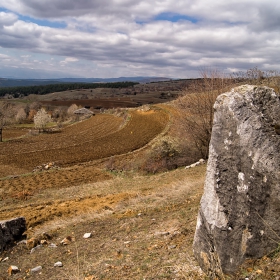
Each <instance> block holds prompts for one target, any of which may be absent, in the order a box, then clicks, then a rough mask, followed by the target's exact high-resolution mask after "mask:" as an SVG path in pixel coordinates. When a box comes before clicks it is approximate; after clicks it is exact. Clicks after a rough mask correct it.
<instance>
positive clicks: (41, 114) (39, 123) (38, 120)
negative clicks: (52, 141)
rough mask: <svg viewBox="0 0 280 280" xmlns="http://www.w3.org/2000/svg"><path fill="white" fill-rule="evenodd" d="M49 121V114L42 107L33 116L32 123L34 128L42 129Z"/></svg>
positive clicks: (50, 119)
mask: <svg viewBox="0 0 280 280" xmlns="http://www.w3.org/2000/svg"><path fill="white" fill-rule="evenodd" d="M51 121H52V118H51V116H50V115H49V114H48V113H47V112H46V110H45V109H44V108H41V109H40V110H39V111H38V112H37V114H36V115H35V116H34V125H35V128H37V129H39V131H42V130H43V131H44V130H45V129H46V126H47V124H48V123H49V122H51Z"/></svg>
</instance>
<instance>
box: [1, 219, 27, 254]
mask: <svg viewBox="0 0 280 280" xmlns="http://www.w3.org/2000/svg"><path fill="white" fill-rule="evenodd" d="M25 231H26V221H25V218H23V217H19V218H15V219H12V220H8V221H0V253H1V252H2V251H4V250H5V249H6V248H7V247H8V246H9V245H12V244H13V242H15V241H18V240H20V239H21V238H22V234H23V233H24V232H25Z"/></svg>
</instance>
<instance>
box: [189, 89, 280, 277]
mask: <svg viewBox="0 0 280 280" xmlns="http://www.w3.org/2000/svg"><path fill="white" fill-rule="evenodd" d="M214 108H215V114H214V125H213V130H212V138H211V142H210V148H209V160H208V165H207V175H206V181H205V186H204V194H203V196H202V199H201V204H200V210H199V214H198V220H197V227H196V233H195V238H194V244H193V249H194V254H195V257H196V258H197V260H198V262H199V264H200V266H201V267H202V269H203V270H204V271H205V272H207V273H208V274H209V275H219V273H221V272H223V273H227V274H232V273H234V272H235V271H236V270H237V268H238V266H240V265H241V264H242V263H243V262H244V260H245V259H246V258H260V257H262V256H264V255H265V254H268V253H269V252H271V251H272V250H274V249H275V248H277V246H279V242H280V135H279V132H278V130H277V129H278V127H279V124H280V99H279V96H278V95H277V94H275V92H274V91H273V90H272V89H270V88H267V87H256V86H248V85H246V86H240V87H237V88H234V89H232V91H231V92H228V93H225V94H222V95H220V96H219V97H218V98H217V100H216V103H215V105H214Z"/></svg>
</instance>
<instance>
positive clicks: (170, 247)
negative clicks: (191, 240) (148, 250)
mask: <svg viewBox="0 0 280 280" xmlns="http://www.w3.org/2000/svg"><path fill="white" fill-rule="evenodd" d="M176 247H177V246H176V245H170V246H168V249H169V250H171V249H175V248H176Z"/></svg>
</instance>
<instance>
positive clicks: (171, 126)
mask: <svg viewBox="0 0 280 280" xmlns="http://www.w3.org/2000/svg"><path fill="white" fill-rule="evenodd" d="M211 75H212V76H211ZM211 75H210V76H209V75H208V76H204V80H202V81H200V82H194V83H193V84H185V87H186V88H187V93H188V94H189V95H188V96H182V97H181V98H179V99H178V100H176V101H173V102H169V103H166V104H160V105H156V106H152V107H151V106H150V105H149V106H148V105H146V106H143V107H141V108H138V109H130V110H127V109H116V110H111V111H107V113H105V114H104V113H102V114H97V115H95V116H93V117H91V118H90V119H87V120H83V121H79V122H75V123H72V122H73V119H72V120H71V121H70V122H69V120H68V122H64V123H63V127H62V129H60V130H59V131H58V132H56V133H43V134H39V135H36V136H34V135H32V134H30V133H29V130H30V129H32V124H30V123H29V124H28V123H24V124H23V125H17V126H10V127H5V129H4V130H3V138H4V142H3V143H0V148H1V153H0V177H1V179H0V203H1V204H0V220H3V219H9V218H12V217H16V216H25V217H26V219H27V225H28V230H27V232H26V234H27V238H31V237H34V238H39V237H40V236H42V235H44V237H42V238H43V239H47V244H50V243H54V244H57V245H58V247H57V248H50V247H48V245H47V244H45V245H43V246H42V247H40V248H39V249H38V250H36V251H35V252H34V253H32V254H30V248H27V246H26V245H25V244H23V243H21V244H19V245H16V246H15V247H13V248H11V249H9V250H8V251H5V252H3V253H2V254H1V255H0V279H1V280H2V279H43V280H44V279H50V280H52V279H53V280H58V279H64V280H66V279H75V280H77V279H83V280H93V279H149V280H151V279H176V280H180V279H209V278H207V276H206V275H204V274H203V273H202V271H201V270H200V268H199V267H198V266H197V263H196V262H195V260H194V258H193V254H192V240H193V235H194V231H195V225H196V216H197V211H198V207H199V201H200V197H201V195H202V191H203V183H204V175H205V166H198V167H195V168H193V169H188V170H186V169H183V168H178V167H180V166H184V165H187V164H189V163H192V162H195V161H196V160H197V159H199V158H200V157H201V156H204V157H207V150H206V148H207V141H208V140H207V139H208V138H207V137H210V134H211V117H212V111H211V112H210V113H209V108H212V107H211V106H212V104H213V102H214V99H215V97H216V96H217V94H219V93H221V92H222V91H226V90H227V89H228V88H229V87H230V86H232V85H234V84H236V83H240V80H238V79H237V80H234V81H233V80H225V79H220V78H221V76H219V77H217V73H215V72H211ZM258 81H260V82H261V83H263V79H261V78H260V79H258ZM273 81H274V80H273ZM274 82H275V81H274ZM275 85H276V86H275V87H277V83H276V82H275ZM154 86H155V85H151V86H150V87H151V88H150V89H149V90H150V91H151V90H155V92H156V91H157V89H156V88H152V87H154ZM168 86H169V85H168ZM168 86H167V84H165V88H164V89H165V91H164V90H163V88H162V89H160V92H161V93H162V92H164V94H163V95H162V94H160V95H159V96H161V97H163V96H165V94H166V95H167V94H168V91H171V90H170V89H168ZM147 87H148V86H147ZM147 87H146V88H145V87H144V88H143V89H141V90H142V91H143V94H145V93H146V89H147ZM141 90H140V89H136V91H137V95H138V93H140V92H141ZM179 90H180V89H178V91H179ZM99 91H100V96H102V95H103V96H104V94H105V92H102V90H101V89H99ZM138 91H139V92H138ZM147 92H148V90H147ZM158 93H159V92H158V91H157V94H158ZM177 93H178V92H177ZM177 93H176V94H177ZM69 94H70V93H69ZM71 94H73V92H72V93H71ZM139 95H140V94H139ZM53 96H55V98H56V99H57V98H59V95H57V94H53ZM71 96H72V97H73V95H71ZM87 97H89V93H88V96H87ZM142 97H143V95H142ZM44 98H47V97H44ZM138 98H140V96H139V97H138ZM144 99H145V98H143V100H144ZM147 100H148V99H145V102H146V101H147ZM33 101H34V100H33ZM33 101H32V102H33ZM45 101H46V102H47V100H45ZM201 101H203V102H201ZM33 103H34V102H33ZM146 103H147V102H146ZM51 105H53V104H51ZM40 106H41V105H39V106H38V103H37V102H35V103H34V104H33V105H32V108H30V107H29V109H30V110H29V114H30V112H31V113H32V114H33V116H34V113H35V111H36V110H38V109H39V108H40ZM32 110H34V112H33V111H32ZM59 114H60V117H61V111H60V112H59ZM27 115H28V114H27ZM194 116H195V117H194ZM205 133H206V134H205ZM201 135H202V138H201ZM199 137H200V138H201V139H203V138H205V139H204V140H205V142H201V141H200V140H199V139H200V138H199ZM206 138H207V139H206ZM48 162H54V166H55V168H53V169H50V170H45V171H37V172H33V173H32V170H33V169H34V168H35V167H36V166H38V165H42V164H43V163H48ZM174 168H177V169H175V170H172V171H168V170H170V169H174ZM159 172H161V173H159ZM44 232H45V233H47V235H46V234H43V233H44ZM86 232H91V233H92V237H91V238H89V239H84V238H83V235H84V233H86ZM67 236H68V237H69V240H71V241H70V242H69V244H68V245H61V244H60V242H61V240H62V239H63V238H65V237H67ZM42 238H40V239H42ZM279 240H280V239H279ZM6 257H9V259H8V260H7V261H5V262H1V259H5V258H6ZM57 261H61V262H62V263H63V267H54V263H55V262H57ZM279 263H280V262H279V253H278V252H274V254H271V255H270V256H267V257H266V258H264V259H263V260H261V261H254V262H248V263H247V264H245V265H244V267H242V268H241V269H240V271H239V272H238V273H237V275H236V276H234V277H226V276H223V277H224V279H236V280H237V279H245V277H249V278H248V279H250V280H251V279H277V278H276V276H279V275H277V273H278V272H275V266H277V265H278V266H279ZM10 265H17V266H18V267H19V268H20V269H21V271H20V272H19V273H17V274H15V275H13V276H8V273H7V269H8V267H9V266H10ZM38 265H41V266H42V270H41V272H39V273H37V274H31V272H30V269H32V268H34V267H36V266H38ZM273 269H274V270H273Z"/></svg>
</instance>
